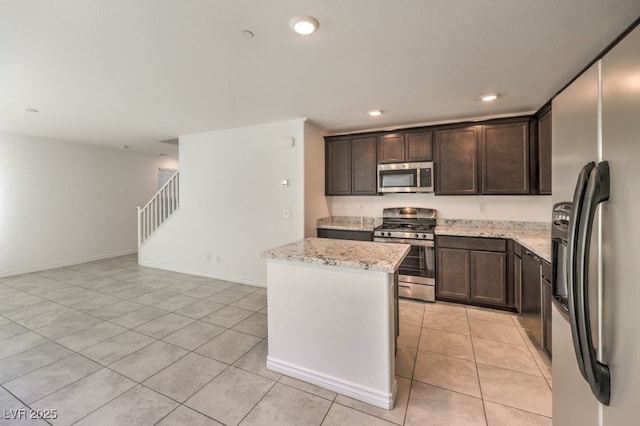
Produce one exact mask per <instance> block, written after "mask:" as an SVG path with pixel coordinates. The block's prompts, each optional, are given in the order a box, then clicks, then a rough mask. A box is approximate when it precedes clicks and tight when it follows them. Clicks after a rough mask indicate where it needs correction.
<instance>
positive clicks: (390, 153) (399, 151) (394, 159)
mask: <svg viewBox="0 0 640 426" xmlns="http://www.w3.org/2000/svg"><path fill="white" fill-rule="evenodd" d="M404 156H405V152H404V135H403V134H401V133H393V134H390V135H383V136H381V137H380V142H379V152H378V157H379V158H378V160H379V163H380V164H382V163H402V162H403V161H405V159H404Z"/></svg>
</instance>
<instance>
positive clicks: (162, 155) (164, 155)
mask: <svg viewBox="0 0 640 426" xmlns="http://www.w3.org/2000/svg"><path fill="white" fill-rule="evenodd" d="M168 155H169V154H164V153H162V154H160V157H166V156H168Z"/></svg>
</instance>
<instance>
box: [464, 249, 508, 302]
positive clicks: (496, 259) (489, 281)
mask: <svg viewBox="0 0 640 426" xmlns="http://www.w3.org/2000/svg"><path fill="white" fill-rule="evenodd" d="M470 256H471V257H470V260H471V300H473V301H474V302H482V303H491V304H494V305H506V304H507V254H506V253H492V252H486V251H472V252H471V254H470Z"/></svg>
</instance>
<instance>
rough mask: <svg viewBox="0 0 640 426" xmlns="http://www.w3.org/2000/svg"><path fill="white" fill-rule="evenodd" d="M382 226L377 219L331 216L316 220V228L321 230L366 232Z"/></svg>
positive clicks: (380, 220) (380, 221) (379, 219)
mask: <svg viewBox="0 0 640 426" xmlns="http://www.w3.org/2000/svg"><path fill="white" fill-rule="evenodd" d="M381 224H382V219H381V218H378V217H366V216H363V217H358V216H331V217H324V218H322V219H318V222H317V224H316V226H317V227H318V228H322V229H340V230H345V231H368V232H373V228H375V227H376V226H379V225H381Z"/></svg>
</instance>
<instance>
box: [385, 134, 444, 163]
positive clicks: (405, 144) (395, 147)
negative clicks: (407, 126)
mask: <svg viewBox="0 0 640 426" xmlns="http://www.w3.org/2000/svg"><path fill="white" fill-rule="evenodd" d="M431 138H432V132H431V131H430V130H426V131H415V132H404V133H390V134H385V135H382V136H380V137H379V140H378V163H379V164H384V163H404V162H407V163H409V162H417V161H431V160H433V148H432V140H431Z"/></svg>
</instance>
